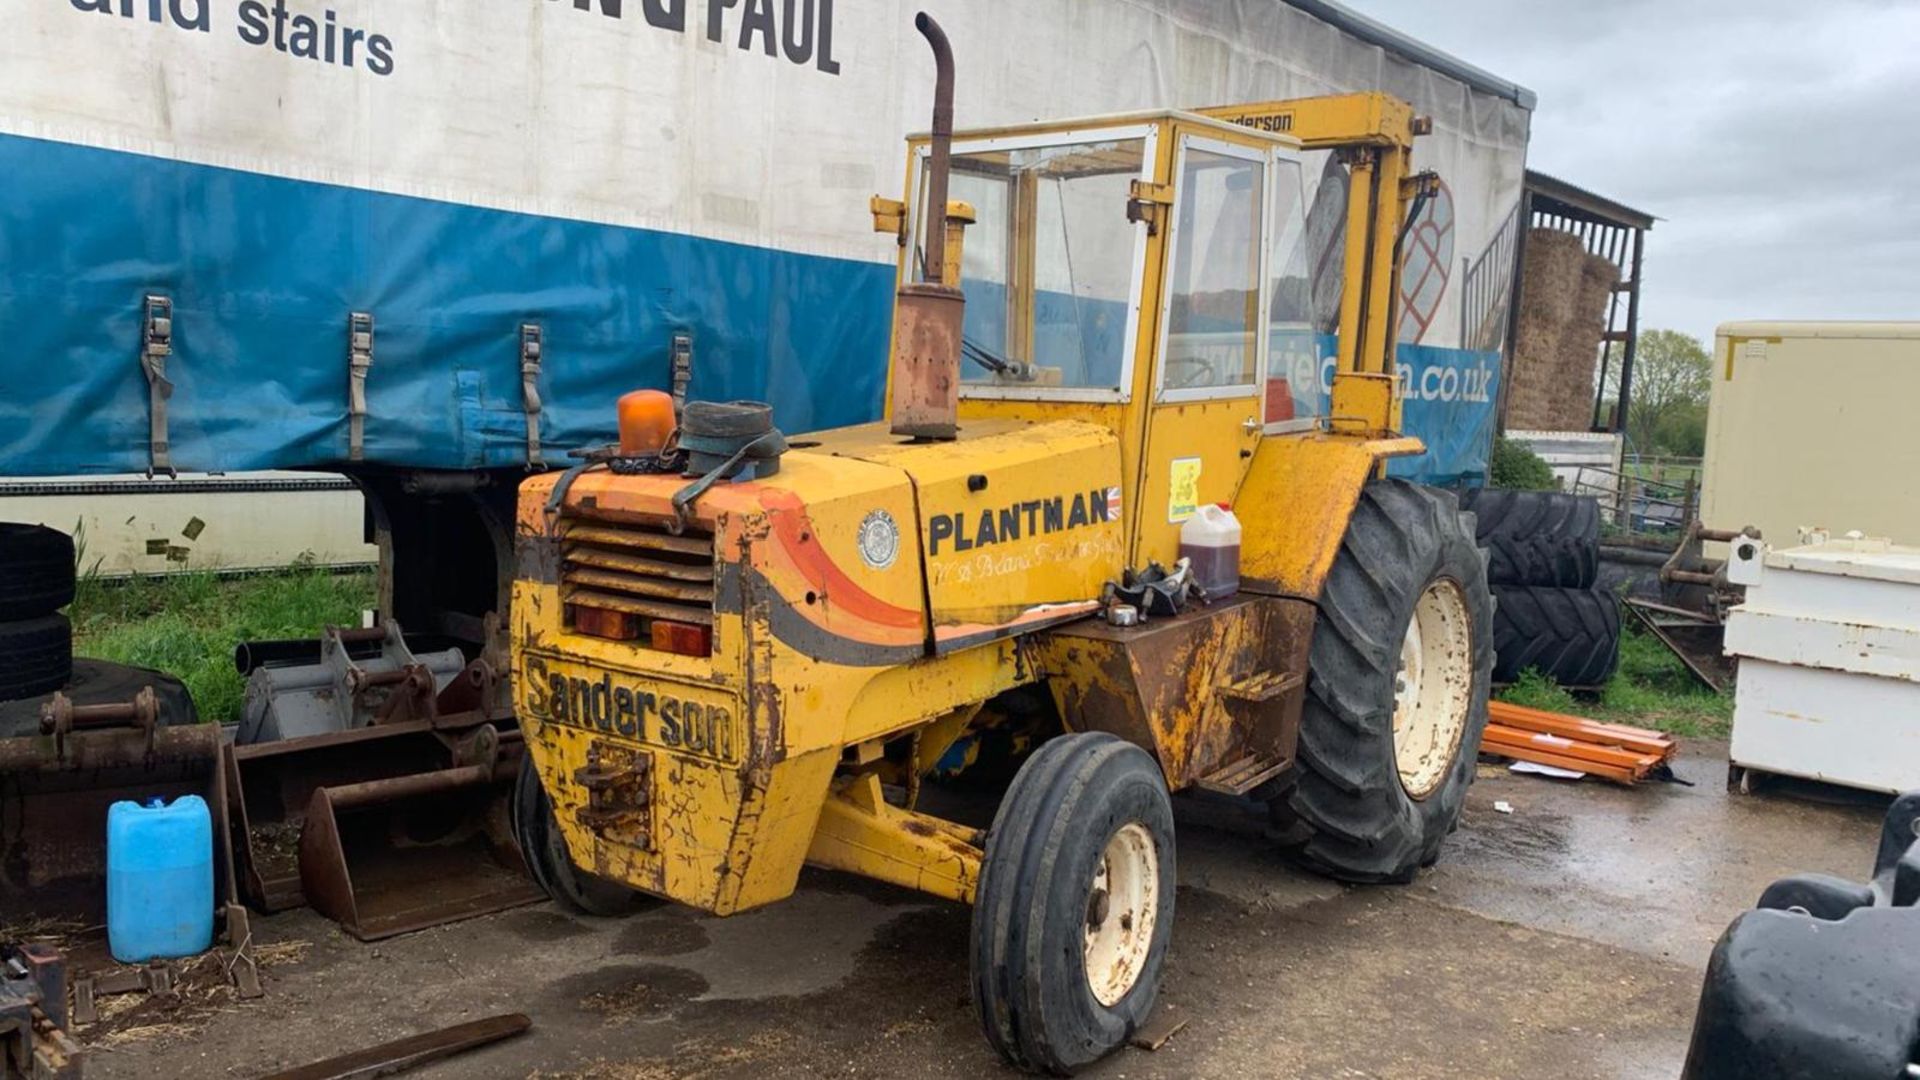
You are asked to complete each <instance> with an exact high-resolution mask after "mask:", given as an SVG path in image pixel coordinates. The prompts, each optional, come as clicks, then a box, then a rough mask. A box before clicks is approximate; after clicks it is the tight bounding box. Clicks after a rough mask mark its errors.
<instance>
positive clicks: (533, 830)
mask: <svg viewBox="0 0 1920 1080" xmlns="http://www.w3.org/2000/svg"><path fill="white" fill-rule="evenodd" d="M512 810H513V813H512V820H513V838H514V841H515V842H516V843H518V844H519V845H520V854H521V856H522V857H523V858H525V859H526V863H527V874H528V876H530V877H532V878H533V882H534V884H536V885H538V886H540V891H542V892H544V893H546V894H547V896H548V897H549V898H551V899H552V900H553V902H554V903H557V904H559V905H560V906H561V907H563V908H566V909H567V910H569V911H572V912H575V913H577V914H581V915H597V916H600V917H601V918H608V919H613V918H620V917H622V916H625V915H631V914H633V913H634V912H635V911H638V910H640V909H641V908H642V907H645V906H647V905H649V904H650V903H652V902H653V899H652V898H651V897H649V896H648V895H647V894H646V893H643V892H640V891H639V890H637V889H630V888H628V887H626V886H625V885H622V884H620V883H619V882H615V881H608V880H607V879H605V878H602V877H596V876H594V875H593V874H590V873H588V872H587V871H585V870H582V869H580V868H579V867H577V866H575V865H574V864H573V856H572V855H570V854H568V852H567V842H566V838H565V837H562V836H561V835H560V826H559V823H558V822H557V821H555V820H554V816H553V802H552V800H550V799H549V798H548V797H547V791H546V789H545V788H544V787H542V786H541V785H540V774H539V773H538V772H537V771H535V770H534V767H533V756H532V755H531V754H523V755H522V756H521V758H520V775H519V776H518V777H516V778H515V780H514V784H513V806H512Z"/></svg>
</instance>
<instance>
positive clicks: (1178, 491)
mask: <svg viewBox="0 0 1920 1080" xmlns="http://www.w3.org/2000/svg"><path fill="white" fill-rule="evenodd" d="M910 144H911V152H910V155H909V166H908V170H909V172H908V184H907V191H908V192H909V193H910V198H911V200H912V202H911V204H910V205H909V206H908V207H907V208H906V210H905V213H904V214H902V216H901V217H900V218H896V219H890V220H891V221H900V220H904V221H907V222H911V225H909V226H907V227H906V228H905V230H904V232H905V235H903V236H902V248H901V255H900V261H899V272H900V275H901V280H902V281H914V280H919V279H920V278H921V277H923V276H925V271H926V265H925V261H926V246H927V245H926V243H925V233H926V216H927V215H926V214H925V212H924V207H925V205H926V202H927V200H928V198H929V196H928V193H927V184H928V168H927V163H928V159H929V152H930V139H928V138H926V137H915V138H914V139H912V140H910ZM1345 204H1346V173H1345V170H1344V169H1343V168H1341V167H1340V166H1338V165H1336V164H1334V163H1332V161H1331V154H1330V153H1329V152H1326V151H1303V150H1302V148H1301V143H1300V141H1299V140H1298V139H1295V138H1293V137H1292V136H1290V135H1286V134H1282V133H1275V132H1270V131H1263V130H1258V129H1257V128H1256V127H1254V126H1250V125H1249V124H1242V123H1231V122H1228V121H1225V120H1221V119H1217V118H1214V117H1209V116H1204V115H1200V114H1197V113H1189V112H1177V111H1168V112H1159V113H1143V114H1133V115H1126V116H1115V117H1105V118H1099V119H1093V120H1083V121H1065V122H1060V123H1049V124H1036V125H1027V126H1022V127H1015V128H1004V129H996V130H991V131H981V132H962V133H959V134H957V135H956V136H955V137H954V142H953V148H952V173H951V180H950V187H949V204H948V205H949V212H950V214H951V215H952V216H953V219H957V220H959V221H962V222H966V223H967V224H966V228H965V231H964V244H963V247H962V254H961V256H960V259H959V267H960V271H961V273H960V281H959V284H960V288H961V290H962V292H963V294H964V296H965V298H966V310H965V316H964V323H963V334H962V343H961V357H962V359H961V371H960V380H961V381H960V389H959V393H960V400H961V404H960V416H961V419H962V432H961V437H962V438H965V437H966V428H965V422H966V421H967V420H969V419H972V420H976V421H977V420H985V419H990V418H991V419H995V420H1005V419H1022V420H1027V421H1034V422H1039V421H1046V420H1059V419H1080V420H1085V421H1090V422H1093V423H1097V424H1100V425H1101V426H1104V427H1106V428H1108V429H1109V430H1110V431H1112V432H1113V433H1114V435H1115V436H1116V438H1118V439H1119V440H1120V443H1121V445H1122V447H1123V448H1125V449H1124V452H1123V458H1124V461H1123V480H1122V487H1123V489H1124V490H1125V491H1126V492H1127V493H1128V495H1129V498H1128V499H1127V500H1126V501H1127V504H1128V505H1129V507H1130V508H1131V509H1130V511H1129V513H1128V520H1127V522H1126V525H1127V528H1126V532H1127V536H1128V560H1129V562H1131V563H1135V564H1137V563H1140V562H1144V561H1145V560H1146V559H1148V558H1157V559H1162V560H1167V559H1169V558H1170V556H1171V554H1172V552H1173V551H1174V550H1175V549H1176V547H1177V543H1178V540H1177V537H1178V530H1179V526H1180V523H1181V522H1183V521H1185V520H1186V519H1187V518H1188V517H1190V516H1192V514H1193V513H1194V510H1195V508H1196V507H1197V506H1199V505H1202V504H1205V503H1210V502H1212V503H1219V502H1229V501H1231V500H1232V499H1233V498H1234V497H1235V494H1236V492H1237V491H1238V488H1239V485H1240V480H1241V478H1242V476H1243V475H1244V473H1245V470H1246V467H1247V463H1248V462H1249V461H1250V460H1251V458H1252V453H1253V450H1254V448H1255V447H1256V445H1257V444H1258V442H1259V440H1260V438H1261V437H1262V436H1263V435H1266V434H1278V433H1281V432H1285V431H1292V430H1305V429H1310V428H1312V427H1313V426H1314V424H1315V419H1314V418H1317V417H1323V416H1325V415H1326V414H1327V389H1328V385H1329V380H1330V378H1331V373H1332V367H1333V357H1334V356H1335V354H1336V352H1337V336H1336V334H1337V330H1338V326H1337V320H1338V306H1339V282H1340V279H1341V272H1342V269H1343V239H1344V225H1345V218H1346V212H1345V211H1346V205H1345ZM1309 207H1311V208H1312V209H1311V210H1310V209H1309ZM949 235H950V236H951V235H954V230H951V229H950V230H949ZM949 244H950V245H951V240H949ZM946 261H947V262H948V263H949V264H950V265H951V264H952V263H953V261H954V254H953V252H952V251H951V250H948V251H947V253H946ZM1322 282H1324V283H1325V284H1321V283H1322Z"/></svg>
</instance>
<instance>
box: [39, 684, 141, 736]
mask: <svg viewBox="0 0 1920 1080" xmlns="http://www.w3.org/2000/svg"><path fill="white" fill-rule="evenodd" d="M159 720H160V699H159V698H158V697H157V696H156V695H155V694H154V692H153V687H151V686H148V687H143V688H141V690H140V692H139V693H138V694H135V695H134V697H133V699H132V700H130V701H119V702H113V703H110V704H104V705H75V704H74V703H73V702H72V701H71V700H70V699H68V697H67V695H65V694H61V693H56V694H54V695H53V698H52V700H50V701H48V702H47V703H46V704H45V705H42V706H40V734H42V735H52V734H55V733H56V732H61V731H77V730H81V729H85V728H109V727H121V726H132V727H137V728H142V729H145V728H151V727H153V726H154V725H155V724H156V723H158V722H159Z"/></svg>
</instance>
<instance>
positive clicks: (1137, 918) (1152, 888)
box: [1084, 822, 1160, 1008]
mask: <svg viewBox="0 0 1920 1080" xmlns="http://www.w3.org/2000/svg"><path fill="white" fill-rule="evenodd" d="M1090 885H1091V887H1090V888H1089V890H1088V893H1087V929H1086V939H1085V943H1084V958H1085V960H1086V969H1087V987H1088V989H1089V990H1091V991H1092V992H1093V997H1094V1000H1096V1001H1098V1002H1099V1003H1100V1004H1102V1005H1104V1006H1107V1007H1108V1008H1112V1007H1113V1006H1114V1005H1115V1004H1116V1003H1118V1002H1119V1001H1120V999H1121V998H1124V997H1126V996H1127V992H1128V991H1129V990H1132V989H1133V985H1134V983H1136V982H1138V981H1139V979H1140V973H1141V972H1142V971H1144V970H1146V966H1147V953H1148V951H1149V950H1150V949H1151V948H1152V947H1153V924H1154V919H1155V918H1156V917H1157V915H1158V912H1157V911H1156V908H1157V907H1158V906H1159V902H1160V854H1159V852H1158V851H1157V850H1155V848H1154V846H1153V836H1152V835H1151V834H1150V833H1148V832H1147V830H1146V828H1145V827H1144V826H1142V825H1139V824H1136V823H1133V822H1128V823H1127V824H1125V825H1122V826H1120V828H1119V829H1117V830H1115V831H1114V834H1113V835H1112V836H1111V837H1109V838H1108V840H1107V846H1106V849H1105V850H1104V851H1102V852H1101V855H1100V861H1099V862H1098V863H1096V864H1094V868H1093V881H1092V882H1091V883H1090Z"/></svg>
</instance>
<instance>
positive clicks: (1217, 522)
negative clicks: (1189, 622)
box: [1180, 503, 1240, 600]
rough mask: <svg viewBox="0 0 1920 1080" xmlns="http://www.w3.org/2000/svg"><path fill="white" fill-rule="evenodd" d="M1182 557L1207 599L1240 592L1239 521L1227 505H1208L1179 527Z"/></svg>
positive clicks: (1198, 509) (1224, 596) (1218, 598)
mask: <svg viewBox="0 0 1920 1080" xmlns="http://www.w3.org/2000/svg"><path fill="white" fill-rule="evenodd" d="M1180 557H1181V558H1183V559H1186V560H1187V561H1188V563H1189V564H1190V565H1191V566H1192V568H1193V580H1194V582H1195V583H1196V584H1198V585H1199V586H1200V588H1201V590H1202V591H1204V592H1205V593H1206V596H1207V599H1208V600H1222V599H1225V598H1226V597H1229V596H1232V595H1233V594H1234V593H1237V592H1239V591H1240V519H1239V518H1237V517H1234V516H1233V511H1232V510H1231V509H1229V508H1228V507H1227V504H1226V503H1220V504H1218V505H1215V504H1213V503H1206V504H1203V505H1201V506H1200V507H1198V508H1196V509H1195V510H1194V512H1193V516H1192V517H1190V518H1188V519H1187V520H1186V521H1185V522H1183V523H1182V524H1181V526H1180Z"/></svg>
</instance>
